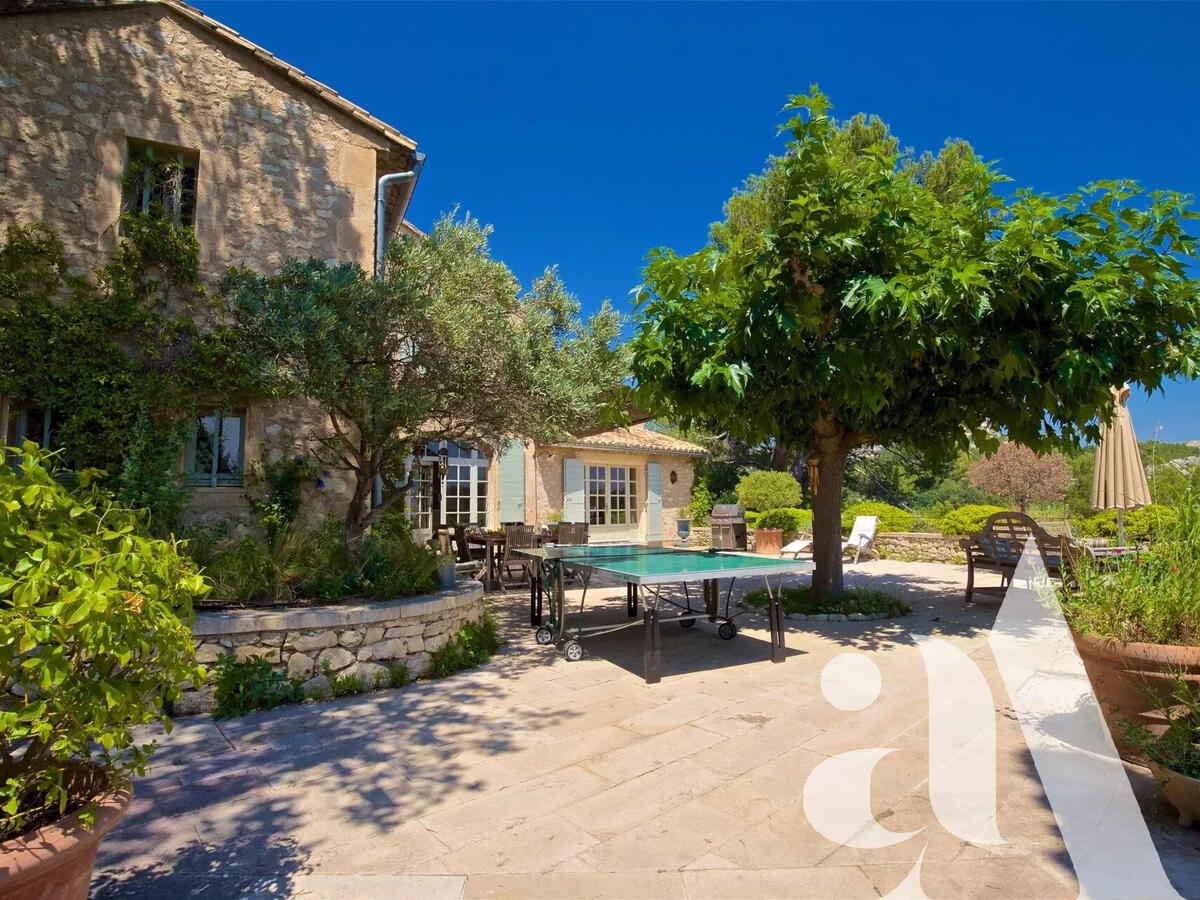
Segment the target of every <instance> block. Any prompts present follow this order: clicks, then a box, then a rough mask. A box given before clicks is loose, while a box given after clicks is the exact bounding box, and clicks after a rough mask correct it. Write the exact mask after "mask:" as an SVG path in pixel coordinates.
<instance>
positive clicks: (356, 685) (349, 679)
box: [321, 659, 373, 697]
mask: <svg viewBox="0 0 1200 900" xmlns="http://www.w3.org/2000/svg"><path fill="white" fill-rule="evenodd" d="M321 662H322V665H321V674H322V675H324V676H325V677H326V678H328V679H329V694H330V696H332V697H347V696H349V695H350V694H361V693H363V692H364V691H366V689H367V688H366V686H365V685H363V682H362V679H361V678H359V677H358V675H356V674H355V673H353V672H347V673H346V674H344V675H339V674H337V672H335V671H334V670H333V666H332V665H331V664H330V662H329V660H328V659H325V660H322V661H321ZM372 686H373V685H372Z"/></svg>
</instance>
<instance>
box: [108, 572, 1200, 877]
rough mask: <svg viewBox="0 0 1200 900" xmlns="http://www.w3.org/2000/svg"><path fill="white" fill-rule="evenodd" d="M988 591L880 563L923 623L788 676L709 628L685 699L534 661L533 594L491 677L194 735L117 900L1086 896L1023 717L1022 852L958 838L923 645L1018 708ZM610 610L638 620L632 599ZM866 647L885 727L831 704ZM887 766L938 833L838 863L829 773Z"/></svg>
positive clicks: (607, 662)
mask: <svg viewBox="0 0 1200 900" xmlns="http://www.w3.org/2000/svg"><path fill="white" fill-rule="evenodd" d="M963 578H964V575H963V570H962V569H961V568H958V567H953V566H946V565H940V564H933V563H900V562H894V561H876V562H870V563H864V564H862V565H860V566H858V567H856V568H855V569H854V574H853V576H852V579H853V580H854V581H872V582H876V583H885V584H889V585H893V586H895V587H896V588H898V589H899V590H901V591H903V592H904V593H905V594H906V596H907V599H908V600H909V602H910V603H911V604H912V606H913V607H914V609H915V613H914V614H913V615H912V616H909V617H906V618H903V619H898V620H891V621H884V622H866V623H863V622H845V623H841V622H839V623H799V622H789V623H788V646H789V651H790V656H789V659H788V660H787V662H786V663H785V664H783V665H772V664H771V663H770V662H767V661H766V659H767V656H768V643H767V634H766V628H765V619H761V618H759V619H757V620H750V624H749V626H748V627H746V628H744V629H743V631H742V634H741V635H740V636H739V637H738V638H737V639H736V640H734V641H732V642H725V641H721V640H719V639H717V638H716V636H715V634H714V633H713V631H712V629H711V627H710V626H709V625H708V624H707V623H701V624H700V625H698V626H697V628H695V629H693V630H692V631H691V632H690V633H689V632H685V631H683V630H682V629H679V628H677V627H667V628H664V630H663V676H664V677H663V681H662V682H661V683H660V684H658V685H653V686H647V685H646V684H644V683H643V681H642V678H641V675H640V671H641V635H640V632H639V631H638V630H636V629H631V630H628V631H625V632H621V633H618V634H616V635H612V636H607V637H604V638H601V639H598V640H593V641H592V642H590V643H589V644H588V645H587V646H588V654H587V656H585V658H584V659H583V660H582V661H580V662H578V663H569V662H567V661H566V660H564V659H563V658H562V657H561V656H560V655H558V654H555V653H553V652H552V651H551V650H550V649H547V648H540V647H537V646H536V645H535V644H534V642H533V639H532V635H531V633H530V632H529V629H528V628H527V627H524V626H523V625H522V622H523V620H524V619H525V618H526V617H527V615H528V612H527V605H526V604H527V600H526V596H525V595H524V594H523V593H522V592H521V591H520V590H515V591H513V592H512V593H511V594H508V595H505V594H500V595H496V596H494V597H493V598H491V600H492V604H493V608H494V609H496V611H497V613H498V615H500V616H501V617H502V619H503V620H504V625H505V631H506V634H507V636H508V638H509V641H510V643H509V644H508V646H507V647H506V648H505V649H504V650H503V651H502V652H501V653H500V655H498V656H497V657H496V658H495V659H494V660H492V662H490V663H489V664H488V665H487V666H485V667H483V668H482V669H478V670H475V671H472V672H469V673H463V674H460V675H458V676H455V677H452V678H448V679H444V680H441V681H427V682H420V683H418V684H416V685H414V686H411V687H409V688H407V689H405V690H402V691H385V692H381V693H374V694H368V695H362V696H357V697H352V698H343V699H341V700H335V701H331V702H326V703H321V704H309V705H305V706H295V707H288V708H282V709H278V710H272V711H270V712H266V713H260V714H255V715H252V716H247V717H245V718H242V719H237V720H233V721H225V722H220V723H216V724H214V723H213V722H212V721H210V720H207V719H205V720H200V719H191V720H185V721H182V722H181V723H180V724H179V725H178V726H177V728H176V729H175V732H174V733H173V734H172V735H170V736H169V737H168V738H166V739H165V740H164V749H163V750H162V751H161V752H160V753H159V754H158V756H156V763H155V766H154V768H153V770H152V772H151V773H150V774H149V776H148V777H146V778H144V779H141V780H139V781H138V783H137V786H136V796H135V800H134V803H133V807H132V809H131V810H130V813H129V815H128V816H127V817H126V819H125V821H124V822H123V823H122V824H121V825H120V826H119V827H118V828H117V830H115V831H114V832H113V833H112V834H111V835H110V836H109V838H108V839H107V840H106V841H105V842H104V843H103V844H102V846H101V851H100V858H99V860H98V864H97V866H98V868H97V879H96V882H95V884H94V888H95V895H96V896H97V897H101V898H110V897H125V896H132V897H146V898H159V897H171V898H180V897H192V896H204V897H234V896H272V897H281V896H304V897H331V898H332V897H337V898H342V897H344V898H372V897H380V898H382V897H387V898H405V897H421V898H438V897H455V898H457V897H485V896H486V897H510V896H511V897H583V896H587V897H692V898H705V897H714V898H716V897H877V896H881V895H884V894H887V893H888V892H889V891H890V890H892V889H893V888H895V887H896V886H897V885H898V884H899V883H900V882H901V880H902V879H903V877H904V876H905V874H907V872H908V871H909V869H910V868H911V866H912V864H913V863H914V862H915V861H916V859H917V857H918V855H919V854H920V852H921V850H922V848H924V847H926V845H928V846H927V849H926V851H925V862H924V865H923V875H922V883H923V887H924V890H925V892H926V893H927V894H928V895H929V896H930V897H934V898H939V897H1038V898H1051V897H1074V896H1076V895H1077V892H1078V885H1077V883H1076V882H1075V878H1074V875H1073V872H1072V869H1071V867H1070V863H1069V861H1068V859H1067V856H1066V852H1065V850H1064V847H1063V845H1062V841H1061V838H1060V837H1059V834H1058V831H1057V829H1056V826H1055V820H1054V816H1053V814H1052V813H1051V811H1050V809H1049V807H1048V805H1047V803H1046V800H1045V796H1044V794H1043V792H1042V789H1041V787H1040V785H1039V782H1038V780H1037V777H1036V775H1035V774H1034V771H1033V765H1032V761H1031V758H1030V757H1029V755H1028V752H1027V750H1026V749H1025V746H1024V743H1023V740H1022V737H1021V733H1020V729H1019V727H1018V725H1017V723H1016V721H1015V719H1014V717H1013V714H1012V711H1011V709H1009V708H1008V706H1007V701H1006V699H1001V700H999V701H998V706H999V709H1000V715H999V716H998V737H999V754H998V777H997V793H998V802H999V828H1000V832H1001V834H1002V835H1003V836H1004V837H1005V838H1006V839H1007V840H1008V843H1007V844H1006V845H1002V846H999V847H992V848H987V847H981V846H974V845H971V844H969V843H966V842H964V841H962V840H959V839H958V838H956V837H953V836H952V835H950V834H949V833H947V832H946V831H944V830H943V829H941V827H940V826H939V825H938V824H937V823H936V821H935V820H934V817H933V815H932V812H931V808H930V801H929V797H928V791H927V775H926V769H927V757H926V750H925V749H924V744H925V738H926V730H927V727H928V723H927V705H928V704H927V699H926V689H925V683H924V675H923V670H922V666H921V662H920V659H919V657H918V653H917V651H916V649H915V648H914V647H913V645H912V642H911V638H910V636H911V635H912V634H913V633H926V634H927V633H936V634H938V635H940V636H941V637H943V638H945V639H946V640H948V641H950V642H952V643H954V644H955V645H957V646H959V647H961V648H963V649H964V650H966V651H967V652H968V653H970V654H971V656H972V658H973V659H974V660H975V661H976V663H977V664H978V665H979V666H980V668H981V669H982V671H983V672H984V673H985V675H986V676H987V678H988V681H989V683H990V684H991V686H992V690H993V692H994V695H995V696H996V697H997V698H1006V695H1005V693H1004V690H1003V687H1002V686H1001V684H1000V680H999V676H998V674H997V672H996V670H995V666H994V663H993V661H992V659H991V656H990V654H989V651H988V648H987V645H986V632H985V631H983V629H985V628H986V627H987V626H988V625H989V624H990V622H991V619H992V617H993V615H994V609H993V610H989V609H987V608H977V609H971V610H964V609H963V608H962V606H961V597H962V584H963ZM608 596H609V598H610V601H609V602H610V603H611V610H610V612H609V614H610V615H611V616H613V617H614V618H616V619H618V620H619V619H620V617H622V616H623V607H624V590H623V588H622V587H619V586H617V587H614V588H612V589H611V590H610V591H609V592H608ZM600 614H601V615H604V614H605V613H603V612H602V613H600ZM742 621H743V622H745V621H747V620H746V619H743V620H742ZM706 632H707V633H706ZM847 648H853V649H857V650H860V651H863V652H865V653H868V654H870V655H871V657H872V658H873V659H874V660H875V661H876V663H877V664H878V666H879V668H880V670H881V671H882V674H883V691H882V693H881V695H880V697H879V699H878V700H877V701H876V702H875V703H874V704H873V705H872V706H870V707H868V708H867V709H865V710H862V711H860V712H841V711H839V710H837V709H835V708H834V707H832V706H831V705H830V704H828V703H827V702H826V701H825V700H824V699H823V698H822V697H821V694H820V689H819V683H818V679H819V675H820V672H821V667H822V666H823V665H824V663H825V662H827V661H828V660H829V659H831V658H832V657H833V656H835V655H836V654H838V653H839V652H842V651H844V650H846V649H847ZM866 747H893V748H897V750H899V751H900V752H895V753H892V754H890V755H888V756H887V757H885V758H884V759H883V760H882V761H881V762H880V763H879V765H878V767H877V769H876V774H875V777H874V781H873V785H872V790H873V811H874V813H875V815H876V818H877V819H878V821H879V822H880V823H881V824H882V825H883V826H884V827H886V828H887V829H889V830H892V831H915V830H917V829H923V830H922V831H921V833H920V834H919V835H918V836H916V837H913V838H910V839H909V840H907V841H904V842H903V843H900V844H898V845H896V846H893V847H890V848H887V849H882V850H856V849H850V848H846V847H840V846H837V845H835V844H833V843H831V842H829V841H827V840H825V839H824V838H822V837H821V836H820V835H819V834H817V832H816V831H815V830H814V829H813V828H812V827H811V825H810V824H809V823H808V822H807V821H806V818H805V815H804V811H803V804H802V800H801V792H802V786H803V784H804V779H805V777H806V775H807V774H808V773H809V772H810V771H811V770H812V768H813V767H814V766H815V765H816V764H817V763H818V762H819V761H820V760H822V759H825V758H826V757H827V756H828V755H831V754H835V753H839V752H842V751H845V750H850V749H855V748H866ZM1128 771H1129V772H1130V775H1131V777H1132V778H1133V780H1134V783H1135V786H1136V788H1137V790H1138V792H1139V796H1140V797H1141V799H1142V803H1143V808H1144V810H1145V813H1146V815H1147V817H1148V820H1149V821H1150V823H1151V832H1152V834H1153V836H1154V840H1155V841H1156V843H1157V844H1158V846H1159V849H1160V852H1161V854H1162V856H1163V859H1164V862H1165V864H1166V867H1167V870H1168V873H1169V874H1170V876H1171V877H1172V879H1173V880H1174V882H1175V884H1176V886H1177V887H1178V888H1179V890H1180V892H1181V893H1182V894H1183V895H1184V896H1189V897H1200V832H1196V831H1183V830H1181V829H1179V828H1178V827H1177V826H1175V825H1174V824H1173V818H1172V816H1171V813H1170V810H1169V808H1168V807H1167V806H1166V805H1165V802H1163V801H1159V800H1157V799H1154V798H1153V796H1152V788H1153V785H1152V783H1151V781H1150V779H1149V777H1148V776H1147V775H1146V774H1145V773H1144V771H1142V770H1139V769H1135V768H1132V767H1130V768H1129V770H1128Z"/></svg>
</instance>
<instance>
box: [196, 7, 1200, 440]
mask: <svg viewBox="0 0 1200 900" xmlns="http://www.w3.org/2000/svg"><path fill="white" fill-rule="evenodd" d="M193 2H197V0H193ZM198 5H199V6H201V7H202V8H203V9H204V11H205V12H207V13H209V14H210V15H212V16H214V17H216V18H218V19H220V20H222V21H224V22H225V23H227V24H228V25H230V26H231V27H233V28H235V29H236V30H238V31H240V32H241V33H243V34H244V35H246V37H248V38H250V39H251V40H253V41H255V42H256V43H259V44H262V45H263V46H264V47H266V48H267V49H269V50H271V51H272V52H274V53H276V54H277V55H279V56H281V57H282V58H283V59H285V60H287V61H288V62H290V63H292V64H293V65H295V66H297V67H299V68H301V69H303V70H304V71H305V72H308V73H309V74H310V75H312V76H313V77H315V78H317V79H318V80H320V81H323V82H325V83H327V84H329V85H330V86H331V87H333V88H335V89H336V90H337V91H338V92H339V93H341V94H342V95H343V96H346V97H348V98H349V99H351V100H353V101H354V102H356V103H358V104H360V105H362V106H364V107H366V108H367V109H368V110H370V111H371V112H372V113H374V114H375V115H377V116H379V117H380V118H382V119H383V120H385V121H387V122H389V123H391V124H393V125H395V126H396V127H397V128H399V129H400V130H401V131H402V132H404V133H405V134H407V135H409V136H410V137H412V138H414V139H415V140H416V141H418V143H419V145H420V149H421V150H423V151H425V152H426V153H428V155H429V159H428V162H427V164H426V166H425V171H424V173H423V174H422V176H421V182H420V186H419V188H418V191H417V195H416V197H415V198H414V202H413V207H412V209H411V211H410V218H411V219H412V220H413V221H414V222H416V223H417V224H418V225H421V226H428V225H429V223H430V222H431V221H432V220H433V219H434V218H435V217H436V216H437V214H438V213H439V212H441V211H443V210H447V209H450V208H452V207H453V206H455V205H458V206H460V207H461V208H462V209H463V210H469V211H470V212H471V213H473V214H474V215H476V216H478V217H479V218H480V219H482V220H484V221H486V222H490V223H492V224H493V225H494V226H495V228H496V232H495V237H494V241H493V250H494V253H495V254H496V255H497V256H498V257H500V258H502V259H504V260H505V261H506V262H507V263H508V264H509V265H510V266H511V267H512V268H513V269H514V271H515V272H516V273H517V274H518V275H519V276H520V277H521V278H522V280H523V281H525V282H526V283H528V281H529V279H530V278H532V277H533V276H534V275H535V274H537V273H538V272H540V271H541V269H542V268H543V267H544V266H546V265H549V264H553V263H557V264H558V265H559V266H560V268H561V271H562V274H563V276H564V278H565V280H566V282H567V284H568V286H569V287H570V288H571V289H572V290H574V291H575V292H576V293H577V294H578V295H579V296H580V298H581V300H582V301H583V303H584V305H585V307H593V306H595V305H596V304H598V303H599V302H600V300H601V299H603V298H604V297H611V298H612V299H613V300H614V302H616V303H617V304H618V305H619V306H620V307H621V308H622V309H625V310H628V308H629V301H628V291H629V289H630V288H631V287H632V286H633V285H635V284H637V283H638V280H639V273H640V269H641V263H642V259H643V257H644V255H645V253H646V251H647V250H648V249H650V248H651V247H655V246H662V245H665V246H670V247H673V248H675V249H677V250H680V251H690V250H693V249H695V248H696V247H698V246H699V245H700V244H701V243H702V242H703V240H704V237H705V232H706V229H707V226H708V224H709V222H711V221H713V220H715V219H718V218H719V217H720V213H721V204H722V202H723V201H724V200H725V199H726V198H727V197H728V195H729V193H730V191H731V190H732V189H733V188H734V187H735V186H736V185H738V184H739V183H740V182H741V181H742V180H743V179H744V178H745V176H746V175H748V174H750V173H751V172H756V171H758V170H759V169H760V168H761V167H762V164H763V162H764V160H765V158H766V157H767V155H768V154H770V153H772V152H777V151H778V150H779V149H780V148H781V146H782V142H781V140H780V139H779V138H777V137H776V125H777V124H778V122H779V121H780V118H781V117H780V114H779V110H780V107H781V106H782V105H783V103H784V101H785V100H786V98H787V95H788V94H791V93H801V92H803V91H805V90H806V89H807V88H808V86H809V84H811V83H812V82H818V83H819V84H820V85H821V87H822V89H823V90H824V91H825V92H826V93H827V94H828V95H829V96H830V97H831V98H832V100H833V102H834V104H835V106H836V109H835V114H837V115H840V116H848V115H850V114H852V113H854V112H857V111H865V112H872V113H877V114H878V115H880V116H881V117H882V118H883V119H884V120H885V121H887V122H888V123H889V124H890V125H891V126H892V129H893V131H894V132H895V133H896V134H897V135H898V136H899V138H900V140H901V142H902V143H903V144H905V145H908V146H912V147H914V148H916V149H917V150H918V151H919V150H923V149H927V148H930V149H936V148H938V147H940V146H941V144H942V142H943V141H944V139H945V138H947V137H961V138H965V139H966V140H968V141H970V142H971V143H972V144H973V145H974V146H975V148H976V150H977V151H978V152H979V153H980V154H981V155H982V156H984V157H985V158H988V159H994V160H997V161H998V162H999V164H1000V167H1001V168H1002V169H1003V170H1004V171H1005V172H1006V173H1007V174H1008V175H1010V176H1011V177H1013V178H1014V179H1015V180H1016V182H1017V184H1019V185H1027V186H1030V187H1033V188H1035V189H1037V190H1039V191H1047V192H1053V193H1063V192H1067V191H1070V190H1072V189H1074V188H1076V187H1078V186H1080V185H1081V184H1083V183H1085V182H1087V181H1091V180H1094V179H1100V178H1135V179H1138V180H1139V181H1142V182H1143V183H1144V184H1146V185H1149V186H1152V187H1163V188H1172V189H1175V190H1180V191H1185V192H1189V193H1193V194H1197V193H1200V115H1198V114H1197V113H1198V112H1200V110H1198V104H1197V94H1196V90H1197V87H1196V86H1197V85H1198V84H1200V52H1197V45H1196V36H1197V34H1200V4H1195V3H1174V4H1163V5H1158V4H1150V3H1136V4H1118V3H1104V4H1096V5H1088V4H1082V3H1063V4H1053V5H1051V4H1037V5H1003V4H1000V5H993V4H982V3H967V4H958V5H942V4H932V3H921V4H912V5H910V4H902V3H876V4H868V5H851V4H841V3H839V4H822V5H799V4H797V5H785V4H762V5H758V4H754V5H751V4H729V5H723V4H715V3H709V4H699V5H692V4H684V3H664V4H653V5H643V4H632V3H590V4H551V3H535V4H515V3H514V4H504V3H497V4H485V5H475V4H467V3H429V4H416V3H408V4H400V3H383V2H375V3H357V4H356V3H340V4H322V3H303V2H299V3H282V2H279V3H252V2H237V3H232V2H206V0H198ZM1130 409H1131V411H1132V414H1133V419H1134V423H1135V424H1136V426H1137V430H1138V433H1139V435H1140V436H1142V437H1150V436H1151V435H1152V433H1153V431H1154V427H1155V424H1156V423H1159V424H1161V426H1162V428H1161V434H1160V437H1161V439H1162V440H1170V441H1182V440H1200V385H1195V384H1190V385H1170V386H1168V387H1167V389H1166V393H1165V396H1162V395H1155V396H1154V397H1153V398H1151V399H1149V400H1147V399H1146V397H1145V396H1144V394H1143V395H1138V396H1135V399H1133V400H1131V402H1130Z"/></svg>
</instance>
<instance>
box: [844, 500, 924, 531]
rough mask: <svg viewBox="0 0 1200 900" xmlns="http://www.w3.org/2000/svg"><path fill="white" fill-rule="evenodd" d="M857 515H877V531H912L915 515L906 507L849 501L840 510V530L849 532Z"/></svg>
mask: <svg viewBox="0 0 1200 900" xmlns="http://www.w3.org/2000/svg"><path fill="white" fill-rule="evenodd" d="M859 516H878V517H879V526H878V527H877V528H876V531H877V532H882V531H912V529H913V524H914V523H915V522H916V517H915V516H914V515H913V514H912V513H910V512H909V511H908V510H907V509H901V508H900V507H898V506H892V504H890V503H879V502H878V501H870V500H868V501H865V502H863V503H851V504H850V505H849V506H847V507H846V508H845V509H844V510H842V531H845V532H849V531H850V529H851V528H853V527H854V520H855V519H856V518H858V517H859Z"/></svg>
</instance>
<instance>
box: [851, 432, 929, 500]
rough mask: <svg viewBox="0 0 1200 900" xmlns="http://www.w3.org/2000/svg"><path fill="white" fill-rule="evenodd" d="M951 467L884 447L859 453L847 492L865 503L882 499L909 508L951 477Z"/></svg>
mask: <svg viewBox="0 0 1200 900" xmlns="http://www.w3.org/2000/svg"><path fill="white" fill-rule="evenodd" d="M951 469H952V465H951V464H950V463H946V462H939V463H935V462H930V461H929V460H926V459H925V458H924V457H923V456H922V455H921V454H919V453H915V452H913V451H911V450H907V449H905V448H902V447H896V446H892V447H884V448H883V449H882V450H880V451H879V452H878V453H869V454H868V453H862V454H856V455H855V456H854V457H852V458H851V460H850V463H849V465H848V467H847V469H846V489H847V491H848V492H849V491H853V492H854V493H856V494H858V495H859V496H860V497H862V498H863V499H864V500H881V501H883V502H885V503H891V504H893V505H904V506H910V505H913V504H915V503H916V500H917V497H918V496H920V495H921V494H922V493H924V492H927V491H931V490H933V489H934V488H935V487H937V486H938V485H940V484H941V483H942V481H943V480H944V479H945V478H946V477H947V476H948V475H949V474H950V472H951Z"/></svg>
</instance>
